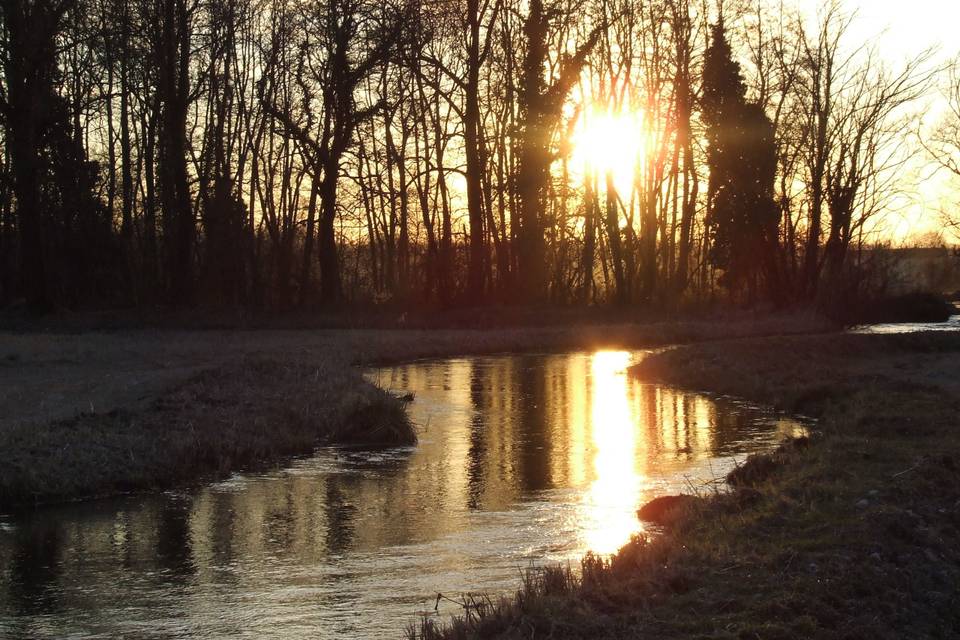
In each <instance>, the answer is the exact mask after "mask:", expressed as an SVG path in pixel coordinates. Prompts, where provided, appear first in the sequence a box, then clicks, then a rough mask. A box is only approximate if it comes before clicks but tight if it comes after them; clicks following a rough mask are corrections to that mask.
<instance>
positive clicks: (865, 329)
mask: <svg viewBox="0 0 960 640" xmlns="http://www.w3.org/2000/svg"><path fill="white" fill-rule="evenodd" d="M921 331H960V315H956V316H950V318H949V319H948V320H947V321H946V322H898V323H893V322H891V323H888V324H867V325H863V326H860V327H854V328H853V329H851V333H884V334H891V333H919V332H921Z"/></svg>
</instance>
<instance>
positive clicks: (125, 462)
mask: <svg viewBox="0 0 960 640" xmlns="http://www.w3.org/2000/svg"><path fill="white" fill-rule="evenodd" d="M415 441H416V434H415V432H414V430H413V427H412V425H411V424H410V421H409V420H408V418H407V415H406V412H405V410H404V408H403V403H402V402H401V401H400V400H398V399H397V398H394V397H392V396H390V395H389V394H387V393H386V392H384V391H382V390H380V389H378V388H376V387H374V386H373V385H371V384H369V383H367V382H366V381H364V380H363V379H362V378H361V376H360V374H359V372H357V371H353V370H349V369H348V370H346V371H343V370H339V371H332V370H330V369H329V368H324V367H317V366H312V367H311V366H306V365H304V364H299V363H298V364H279V363H276V362H272V361H268V360H256V361H244V362H240V363H236V364H233V365H224V366H221V367H217V368H213V369H209V370H206V371H203V372H201V373H199V374H198V375H196V376H194V377H192V378H190V379H189V380H187V381H186V382H183V383H181V384H178V385H176V386H174V387H173V388H171V389H169V390H168V391H166V392H165V393H163V394H162V395H160V396H159V397H158V398H156V399H155V400H153V401H152V402H150V403H148V404H147V405H146V406H144V407H142V408H140V409H135V410H113V411H109V412H106V413H82V414H79V415H77V416H75V417H72V418H68V419H63V420H59V421H55V422H53V423H51V424H48V425H45V426H44V427H42V428H38V427H36V426H35V425H26V424H25V425H21V426H19V427H14V428H10V429H6V430H0V451H3V465H2V466H0V511H3V510H5V509H10V508H17V507H24V506H28V505H33V504H38V503H44V502H52V501H62V500H67V499H70V498H75V497H90V496H96V495H108V494H114V493H118V492H124V491H132V490H140V489H148V488H161V487H168V486H172V485H176V484H181V483H184V482H188V481H192V480H195V479H197V478H198V477H204V476H207V477H217V476H222V475H224V474H226V473H228V472H229V471H231V470H233V469H237V468H250V467H254V466H257V465H260V464H263V463H265V462H269V461H275V460H277V459H279V458H282V457H284V456H289V455H294V454H301V453H308V452H310V451H312V450H313V448H315V447H316V446H317V445H320V444H335V443H348V444H352V445H364V446H390V445H405V444H413V443H414V442H415Z"/></svg>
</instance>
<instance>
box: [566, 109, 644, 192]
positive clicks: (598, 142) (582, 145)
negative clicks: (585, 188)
mask: <svg viewBox="0 0 960 640" xmlns="http://www.w3.org/2000/svg"><path fill="white" fill-rule="evenodd" d="M643 152H644V135H643V114H642V113H640V112H639V111H628V110H624V111H619V112H617V111H610V110H604V109H594V110H593V112H592V113H590V115H588V116H587V117H585V118H583V119H582V120H581V121H580V126H579V127H578V129H577V131H576V133H575V134H574V139H573V162H574V165H576V167H577V168H578V170H580V171H583V173H584V175H586V174H588V173H594V174H596V176H597V180H598V181H599V182H600V184H601V185H602V184H603V182H604V180H605V179H606V175H607V173H608V172H610V173H612V174H613V184H614V186H615V187H616V188H617V192H618V193H619V194H620V196H621V197H627V195H628V194H629V193H630V190H631V187H632V185H633V177H634V168H635V166H636V163H637V159H638V158H640V157H642V155H643Z"/></svg>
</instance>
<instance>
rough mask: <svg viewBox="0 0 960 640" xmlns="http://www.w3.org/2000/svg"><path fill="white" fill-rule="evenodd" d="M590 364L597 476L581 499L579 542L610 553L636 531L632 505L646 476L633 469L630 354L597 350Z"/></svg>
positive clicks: (634, 442)
mask: <svg viewBox="0 0 960 640" xmlns="http://www.w3.org/2000/svg"><path fill="white" fill-rule="evenodd" d="M590 364H591V366H590V387H591V390H592V392H593V402H592V403H591V408H592V411H591V415H590V421H591V426H592V436H593V437H592V444H593V448H594V457H593V471H594V474H595V479H594V481H593V483H592V484H591V485H590V488H589V490H588V492H587V494H586V495H585V497H584V505H585V507H586V508H585V513H584V514H583V516H584V528H583V538H584V540H583V541H584V545H585V547H586V548H587V549H590V550H592V551H594V552H595V553H600V554H609V553H613V552H615V551H616V550H617V549H618V548H619V547H620V546H622V545H623V543H624V542H626V541H627V540H628V539H629V538H630V536H631V535H632V534H634V533H636V532H638V531H639V530H640V523H639V522H638V520H637V517H636V515H635V509H636V507H637V504H638V502H639V499H640V490H641V487H642V483H643V480H644V477H643V475H642V473H641V472H640V470H639V469H638V468H637V462H638V460H640V459H642V456H638V455H637V433H636V431H637V430H636V425H635V421H634V416H633V412H632V411H631V410H630V397H629V395H630V394H629V386H628V385H629V384H630V381H629V380H628V378H627V366H628V365H629V364H630V354H629V353H628V352H625V351H601V352H598V353H596V354H594V355H593V357H592V359H591V363H590Z"/></svg>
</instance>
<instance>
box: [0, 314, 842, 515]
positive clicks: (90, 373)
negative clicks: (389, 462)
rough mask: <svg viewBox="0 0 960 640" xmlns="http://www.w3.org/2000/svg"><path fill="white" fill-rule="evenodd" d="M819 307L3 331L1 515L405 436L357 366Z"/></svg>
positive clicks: (710, 329) (810, 322)
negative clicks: (603, 318)
mask: <svg viewBox="0 0 960 640" xmlns="http://www.w3.org/2000/svg"><path fill="white" fill-rule="evenodd" d="M826 328H827V325H825V324H824V323H823V322H822V321H820V320H818V319H816V318H811V317H796V316H785V317H758V318H754V317H749V316H746V317H737V318H727V319H724V320H721V321H716V320H711V321H700V322H650V323H646V324H619V325H602V324H601V325H591V324H585V325H572V326H560V327H548V328H536V329H535V328H526V329H525V328H520V329H510V330H498V331H479V330H472V331H466V330H435V331H420V330H416V331H415V330H407V331H400V330H393V331H374V330H327V331H302V330H297V331H265V330H264V331H212V330H211V331H157V330H150V331H118V332H85V333H78V334H72V333H54V334H51V333H38V332H30V333H22V332H21V333H2V334H0V345H2V346H0V451H3V452H4V456H5V459H4V465H3V466H2V467H0V512H2V511H4V510H10V509H13V508H20V507H25V506H30V505H35V504H42V503H49V502H56V501H62V500H69V499H77V498H84V497H95V496H103V495H110V494H116V493H121V492H128V491H134V490H144V489H153V488H165V487H170V486H176V485H180V484H185V483H190V482H193V481H196V480H199V479H205V478H214V477H222V476H224V475H226V474H228V473H230V472H232V471H235V470H238V469H247V468H252V467H262V466H264V465H269V464H275V463H277V462H278V461H281V460H283V459H285V458H287V457H289V456H291V455H297V454H305V453H309V452H310V451H312V450H313V449H314V448H315V447H316V446H318V445H320V444H330V443H340V444H365V445H395V444H409V443H411V442H412V441H413V439H414V437H415V434H414V432H413V430H412V428H411V427H410V425H409V424H408V422H407V419H406V414H405V412H404V411H403V407H402V403H401V402H400V401H399V400H398V399H396V398H393V397H391V396H389V395H387V394H386V393H384V392H382V391H380V390H378V389H377V388H376V387H375V386H374V385H372V384H370V383H369V382H367V381H366V380H365V379H364V378H363V377H362V375H361V374H360V371H359V370H358V367H369V366H375V365H377V364H383V363H393V362H399V361H404V360H410V359H415V358H430V357H441V356H449V355H461V354H483V353H497V352H516V351H531V350H545V351H546V350H562V349H578V348H585V349H586V348H600V347H619V348H627V347H629V348H644V347H655V346H660V345H666V344H676V343H684V342H693V341H703V340H716V339H722V338H729V337H732V336H744V335H769V334H784V333H805V332H811V331H823V330H825V329H826Z"/></svg>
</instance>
